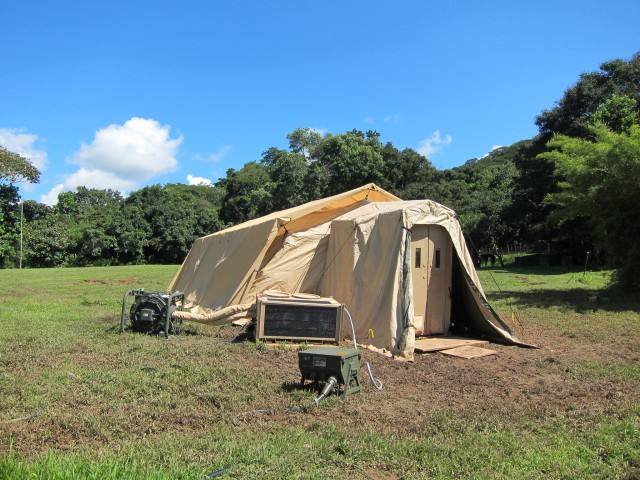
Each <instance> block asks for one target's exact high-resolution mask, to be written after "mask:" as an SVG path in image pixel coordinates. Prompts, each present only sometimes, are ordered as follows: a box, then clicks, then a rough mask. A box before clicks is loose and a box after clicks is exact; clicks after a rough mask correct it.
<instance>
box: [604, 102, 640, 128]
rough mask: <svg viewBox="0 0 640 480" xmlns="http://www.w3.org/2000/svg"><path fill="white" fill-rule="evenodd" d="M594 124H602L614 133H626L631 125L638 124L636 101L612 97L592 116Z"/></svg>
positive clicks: (639, 122) (638, 115) (639, 116)
mask: <svg viewBox="0 0 640 480" xmlns="http://www.w3.org/2000/svg"><path fill="white" fill-rule="evenodd" d="M593 122H594V123H603V124H605V125H606V126H607V127H608V128H609V129H610V130H612V131H614V132H616V133H628V132H629V129H630V128H631V126H632V125H637V124H640V113H639V111H638V101H637V100H636V99H634V98H630V97H627V96H624V95H614V96H613V97H611V98H610V99H608V100H607V101H606V102H605V103H604V105H602V106H601V107H600V108H599V109H598V110H597V111H596V113H595V114H594V115H593Z"/></svg>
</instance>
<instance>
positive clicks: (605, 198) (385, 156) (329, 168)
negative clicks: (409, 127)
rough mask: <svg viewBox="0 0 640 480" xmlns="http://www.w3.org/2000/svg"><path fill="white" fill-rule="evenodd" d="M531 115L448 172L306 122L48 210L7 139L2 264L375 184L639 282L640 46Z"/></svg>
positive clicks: (154, 239) (478, 242)
mask: <svg viewBox="0 0 640 480" xmlns="http://www.w3.org/2000/svg"><path fill="white" fill-rule="evenodd" d="M535 123H536V125H537V127H538V130H539V133H538V134H537V135H536V136H535V137H534V138H531V139H523V140H521V141H519V142H517V143H515V144H513V145H511V146H507V147H500V148H497V149H495V150H494V151H492V152H491V153H490V154H489V155H487V156H485V157H483V158H479V159H478V158H476V159H470V160H468V161H467V162H466V163H464V164H463V165H461V166H459V167H456V168H452V169H446V170H438V169H436V168H435V167H434V166H433V165H432V164H431V162H430V161H429V159H428V158H426V157H424V156H422V155H420V154H419V153H418V152H416V151H414V150H412V149H403V150H400V149H398V148H397V147H395V146H394V145H393V144H392V143H391V142H388V143H384V144H383V143H382V141H381V140H380V133H379V132H376V131H367V132H362V131H359V130H352V131H348V132H344V133H340V134H330V133H328V134H325V135H321V134H319V133H317V132H316V131H314V130H312V129H309V128H300V129H296V130H294V131H293V132H291V133H290V134H289V135H287V139H288V141H289V147H288V149H279V148H275V147H271V148H266V150H265V151H264V152H263V154H262V158H260V159H258V160H255V161H250V162H248V163H246V164H245V165H244V166H243V167H242V168H241V169H239V170H234V169H229V170H228V171H227V172H226V176H225V177H224V178H221V179H219V180H218V181H217V182H216V183H215V184H214V185H211V186H205V185H184V184H179V183H175V184H166V185H153V186H146V187H144V188H141V189H139V190H137V191H134V192H131V193H130V194H129V195H127V196H126V197H123V195H122V194H121V193H120V192H118V191H114V190H108V189H107V190H97V189H88V188H84V187H80V188H78V189H77V191H75V192H63V193H61V194H60V195H59V197H58V202H57V204H56V205H55V206H53V207H49V206H47V205H45V204H42V203H38V202H36V201H33V200H25V201H24V202H22V201H21V200H22V199H21V195H20V191H19V187H18V185H17V184H19V183H20V182H22V181H28V182H37V181H38V180H39V177H40V172H38V170H37V169H35V167H33V165H32V164H31V163H30V161H29V159H26V158H23V157H21V156H20V155H18V154H15V153H13V152H11V151H9V150H7V149H5V148H3V147H0V214H1V217H0V266H2V267H3V268H17V267H19V266H21V267H22V268H42V267H64V266H87V265H126V264H145V263H149V264H151V263H153V264H175V263H180V262H182V260H183V259H184V257H185V256H186V254H187V252H188V251H189V248H190V247H191V244H192V243H193V241H194V240H195V239H196V238H198V237H200V236H203V235H206V234H209V233H213V232H215V231H218V230H220V229H223V228H225V227H227V226H231V225H234V224H237V223H239V222H243V221H246V220H249V219H252V218H256V217H259V216H262V215H265V214H267V213H270V212H273V211H277V210H281V209H285V208H288V207H292V206H294V205H298V204H301V203H304V202H307V201H310V200H314V199H318V198H322V197H325V196H329V195H334V194H337V193H340V192H343V191H346V190H349V189H352V188H355V187H358V186H361V185H363V184H366V183H369V182H374V183H376V184H377V185H379V186H380V187H382V188H384V189H385V190H388V191H390V192H392V193H394V194H395V195H397V196H398V197H400V198H403V199H422V198H428V199H432V200H435V201H437V202H439V203H442V204H444V205H446V206H448V207H451V208H453V209H454V210H455V211H456V212H457V214H458V217H459V219H460V221H461V223H462V225H463V228H464V230H465V232H466V235H467V242H468V245H469V248H470V250H471V251H472V253H473V254H476V255H477V254H478V253H479V252H483V253H501V252H503V251H505V249H509V248H512V247H515V248H516V249H518V250H519V251H527V252H533V253H540V254H544V255H545V258H547V259H548V261H549V262H550V263H553V262H555V261H558V262H559V261H560V260H558V259H563V261H564V262H565V264H566V262H567V259H569V261H570V262H572V263H573V264H580V265H583V264H586V263H587V262H588V264H589V265H590V266H592V267H598V266H607V267H613V268H615V269H616V272H617V274H616V281H617V282H618V283H619V284H620V285H621V286H622V287H624V288H625V289H626V290H630V291H638V290H640V243H639V242H638V241H637V238H639V237H640V235H639V233H640V232H639V231H638V230H640V227H639V225H640V214H639V213H638V208H637V206H638V205H640V52H638V53H636V54H635V55H634V56H633V57H632V58H631V59H630V60H622V59H616V60H612V61H608V62H605V63H603V64H602V65H601V66H600V69H599V70H598V71H595V72H588V73H583V74H582V75H580V77H579V79H578V80H577V81H576V83H575V84H574V85H572V86H570V87H569V88H568V89H567V90H566V91H565V92H564V95H563V96H562V97H561V98H560V99H559V100H558V101H557V102H556V104H555V105H553V106H551V107H550V108H549V109H547V110H544V111H542V112H541V113H540V115H538V117H537V118H536V120H535ZM21 220H22V225H21ZM21 233H22V242H21V238H20V237H21ZM21 244H22V252H20V245H21Z"/></svg>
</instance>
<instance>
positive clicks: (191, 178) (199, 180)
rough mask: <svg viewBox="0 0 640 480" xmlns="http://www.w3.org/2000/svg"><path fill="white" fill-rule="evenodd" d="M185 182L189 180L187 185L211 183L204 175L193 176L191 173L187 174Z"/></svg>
mask: <svg viewBox="0 0 640 480" xmlns="http://www.w3.org/2000/svg"><path fill="white" fill-rule="evenodd" d="M187 182H189V185H206V186H209V185H211V180H210V179H208V178H204V177H194V176H193V175H191V174H189V175H187Z"/></svg>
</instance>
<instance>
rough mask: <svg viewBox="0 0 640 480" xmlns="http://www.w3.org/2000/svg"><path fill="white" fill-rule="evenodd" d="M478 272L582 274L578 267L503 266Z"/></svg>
mask: <svg viewBox="0 0 640 480" xmlns="http://www.w3.org/2000/svg"><path fill="white" fill-rule="evenodd" d="M476 270H478V271H479V272H492V273H511V274H518V275H566V274H567V273H582V272H583V271H584V269H583V268H580V267H520V266H516V265H505V266H504V267H500V266H497V265H496V266H495V267H481V268H477V267H476Z"/></svg>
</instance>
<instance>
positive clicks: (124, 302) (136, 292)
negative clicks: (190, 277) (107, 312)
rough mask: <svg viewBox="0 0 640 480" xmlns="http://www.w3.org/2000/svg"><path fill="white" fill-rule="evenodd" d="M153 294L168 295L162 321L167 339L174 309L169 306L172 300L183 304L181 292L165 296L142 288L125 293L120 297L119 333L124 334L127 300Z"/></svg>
mask: <svg viewBox="0 0 640 480" xmlns="http://www.w3.org/2000/svg"><path fill="white" fill-rule="evenodd" d="M153 293H158V294H161V295H168V298H167V311H166V314H165V320H164V336H165V338H169V329H170V327H171V314H172V313H173V312H174V311H175V309H173V308H171V306H172V305H173V304H174V299H175V300H177V299H181V300H182V303H183V304H184V293H183V292H179V291H175V292H171V293H169V294H167V293H165V292H155V291H151V290H145V289H144V288H134V289H132V290H127V291H126V292H124V295H123V296H122V314H121V315H120V333H122V332H124V326H125V323H126V317H127V298H128V297H134V296H136V295H144V294H153Z"/></svg>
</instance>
